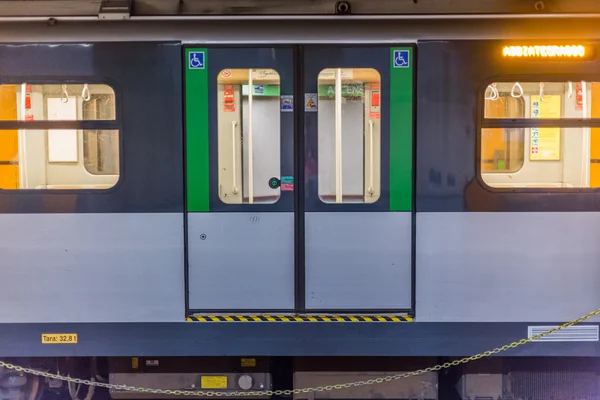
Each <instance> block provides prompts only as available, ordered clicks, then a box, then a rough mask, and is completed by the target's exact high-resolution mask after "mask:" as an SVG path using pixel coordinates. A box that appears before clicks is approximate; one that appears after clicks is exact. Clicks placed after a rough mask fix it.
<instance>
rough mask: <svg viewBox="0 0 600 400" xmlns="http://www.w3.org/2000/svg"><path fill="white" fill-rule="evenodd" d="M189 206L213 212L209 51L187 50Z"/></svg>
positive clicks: (193, 208) (186, 118)
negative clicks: (210, 162) (211, 199)
mask: <svg viewBox="0 0 600 400" xmlns="http://www.w3.org/2000/svg"><path fill="white" fill-rule="evenodd" d="M183 61H184V63H185V66H186V68H185V138H186V158H187V208H188V211H190V212H194V211H195V212H199V211H200V212H201V211H209V170H208V168H209V159H208V157H209V149H208V51H207V50H206V49H186V51H185V58H184V60H183Z"/></svg>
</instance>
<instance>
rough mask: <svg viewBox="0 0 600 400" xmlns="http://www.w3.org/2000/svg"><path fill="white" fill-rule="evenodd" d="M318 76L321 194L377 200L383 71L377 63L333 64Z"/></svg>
mask: <svg viewBox="0 0 600 400" xmlns="http://www.w3.org/2000/svg"><path fill="white" fill-rule="evenodd" d="M318 80H319V81H318V92H319V93H318V165H319V172H318V182H319V183H318V184H319V198H320V199H321V201H323V202H325V203H374V202H376V201H377V200H378V199H379V197H380V193H381V183H380V172H381V147H380V143H381V118H380V117H381V114H380V112H381V76H380V74H379V72H378V71H377V70H375V69H372V68H328V69H324V70H323V71H321V72H320V73H319V77H318Z"/></svg>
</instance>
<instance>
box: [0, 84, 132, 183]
mask: <svg viewBox="0 0 600 400" xmlns="http://www.w3.org/2000/svg"><path fill="white" fill-rule="evenodd" d="M0 121H3V130H0V189H13V190H24V189H57V190H59V189H62V190H77V189H87V190H89V189H98V190H101V189H107V188H110V187H112V186H114V185H115V184H116V183H117V181H118V180H119V176H120V172H119V152H120V149H119V130H118V129H117V126H116V122H111V121H116V112H115V95H114V92H113V91H112V89H111V88H110V87H109V86H106V85H101V84H98V85H96V84H89V85H86V84H70V83H69V84H64V85H63V84H28V83H23V84H14V85H7V84H5V85H0ZM11 121H13V122H11ZM33 121H36V122H38V125H37V126H36V128H35V129H33V128H32V129H26V128H25V129H24V128H23V125H22V123H23V122H33ZM78 121H82V122H78ZM83 121H85V122H83ZM40 123H41V125H40ZM107 124H108V125H107ZM27 125H28V124H27ZM111 126H112V127H111Z"/></svg>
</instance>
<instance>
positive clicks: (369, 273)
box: [305, 212, 412, 309]
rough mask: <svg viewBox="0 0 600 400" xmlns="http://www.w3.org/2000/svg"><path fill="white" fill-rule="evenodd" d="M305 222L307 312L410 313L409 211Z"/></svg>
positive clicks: (318, 216) (330, 215) (310, 216)
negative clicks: (373, 310) (364, 311)
mask: <svg viewBox="0 0 600 400" xmlns="http://www.w3.org/2000/svg"><path fill="white" fill-rule="evenodd" d="M305 218H306V306H307V308H308V309H311V308H312V309H344V308H345V309H361V308H362V309H384V308H389V309H403V308H406V309H408V308H410V306H411V229H412V217H411V213H410V212H386V213H378V212H377V213H376V212H370V213H350V212H314V213H311V212H308V213H306V214H305Z"/></svg>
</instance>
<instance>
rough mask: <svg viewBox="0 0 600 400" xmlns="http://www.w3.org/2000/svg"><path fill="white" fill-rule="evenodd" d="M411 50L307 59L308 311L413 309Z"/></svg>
mask: <svg viewBox="0 0 600 400" xmlns="http://www.w3.org/2000/svg"><path fill="white" fill-rule="evenodd" d="M413 62H414V49H413V48H412V47H410V46H409V47H397V48H390V47H386V46H379V47H375V46H368V47H367V46H364V47H344V46H310V47H306V48H305V51H304V73H303V75H304V83H303V84H304V104H303V105H302V111H303V112H304V123H305V126H304V133H305V135H304V139H305V143H304V150H305V152H304V162H305V170H304V174H305V177H304V181H305V182H306V185H305V193H304V210H303V211H304V213H305V216H304V223H305V226H304V238H305V239H304V247H305V258H304V269H305V274H304V278H305V282H304V285H305V304H304V306H305V308H306V310H309V311H317V310H323V311H336V312H351V311H353V310H354V311H357V312H361V311H362V312H364V311H366V310H373V311H379V310H382V311H391V310H395V311H408V310H410V309H411V306H412V279H411V277H412V273H411V272H412V261H411V260H412V253H413V251H412V245H413V239H412V234H413V231H412V225H413V224H412V217H413V215H412V212H411V211H412V153H413V150H412V147H413V146H412V131H413V127H412V120H413V106H412V105H413V90H412V87H413Z"/></svg>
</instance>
